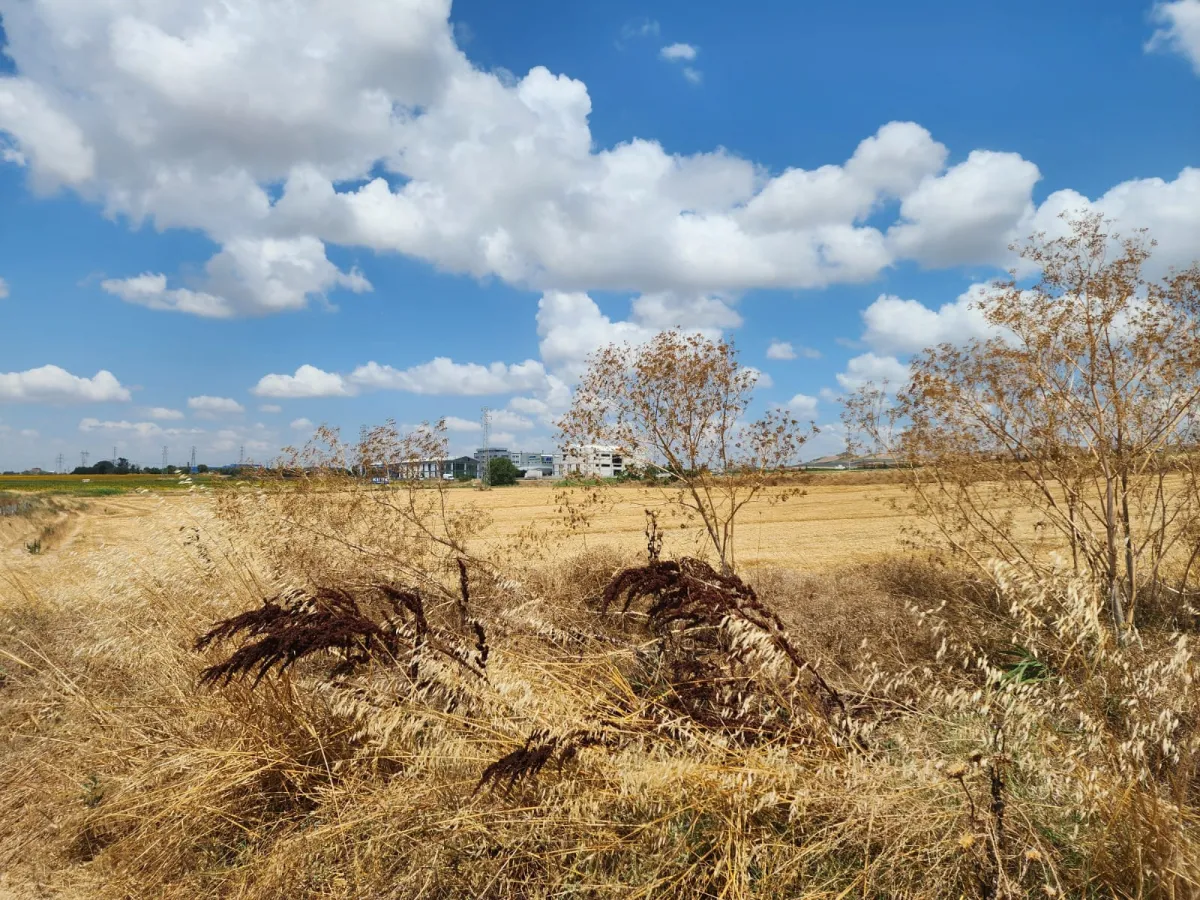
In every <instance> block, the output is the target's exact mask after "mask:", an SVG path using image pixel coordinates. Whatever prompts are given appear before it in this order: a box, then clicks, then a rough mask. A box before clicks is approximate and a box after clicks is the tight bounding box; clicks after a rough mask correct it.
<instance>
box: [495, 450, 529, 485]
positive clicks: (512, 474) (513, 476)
mask: <svg viewBox="0 0 1200 900" xmlns="http://www.w3.org/2000/svg"><path fill="white" fill-rule="evenodd" d="M487 474H488V484H490V485H492V486H493V487H504V486H505V485H509V484H516V483H517V478H518V477H520V475H521V470H520V469H518V468H517V467H516V464H515V463H513V461H512V460H511V459H509V458H508V457H505V456H499V457H496V458H495V459H493V460H491V461H490V462H488V470H487Z"/></svg>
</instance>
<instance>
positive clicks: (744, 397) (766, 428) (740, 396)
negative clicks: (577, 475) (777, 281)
mask: <svg viewBox="0 0 1200 900" xmlns="http://www.w3.org/2000/svg"><path fill="white" fill-rule="evenodd" d="M757 381H758V373H757V372H756V371H754V370H753V369H750V368H747V367H745V366H742V365H741V364H740V363H739V362H738V359H737V352H736V350H735V349H734V347H733V345H732V344H731V343H729V342H726V341H712V340H709V339H707V338H705V337H703V336H701V335H697V334H684V333H681V332H679V331H664V332H662V333H660V334H659V335H657V336H656V337H655V338H654V339H652V340H651V341H649V342H648V343H646V344H644V345H641V346H636V347H634V346H629V345H611V346H608V347H605V348H603V349H601V350H599V351H597V352H596V353H594V354H593V355H592V356H591V357H590V358H589V360H588V368H587V372H586V374H585V375H584V377H583V379H582V381H581V383H580V385H579V387H578V389H577V390H576V392H575V397H574V401H573V404H572V406H571V409H570V411H569V412H568V413H567V414H566V416H564V417H563V419H562V420H561V422H560V423H559V429H560V432H561V443H562V446H563V447H564V451H565V452H567V453H571V452H576V453H578V452H582V449H581V448H584V447H587V446H589V445H595V444H606V445H612V446H614V447H617V448H619V449H620V450H622V451H623V452H624V453H626V454H627V455H628V456H630V457H632V458H634V459H638V458H641V459H642V460H644V462H645V463H646V464H647V466H648V468H649V469H650V470H651V471H652V472H653V473H655V474H657V476H659V477H658V483H659V484H660V486H661V489H662V490H663V491H664V492H665V493H666V495H667V499H668V500H669V501H670V502H673V503H675V504H677V505H678V506H680V507H682V508H683V509H685V510H687V511H689V512H690V513H692V514H694V515H695V516H697V517H698V518H699V520H700V523H701V525H702V527H703V529H704V532H705V534H706V535H707V538H708V541H709V543H710V544H711V546H712V549H713V551H714V552H715V553H716V556H717V559H718V561H719V562H720V565H721V569H722V571H724V572H726V573H728V572H730V571H732V569H733V566H734V560H735V554H734V551H735V547H734V536H735V526H736V523H737V518H738V515H739V513H741V511H742V510H743V509H744V507H745V506H746V504H747V503H749V502H750V501H751V500H753V499H754V498H755V497H757V496H759V495H760V494H761V493H762V492H763V490H764V488H765V487H766V486H767V484H768V479H769V478H770V476H772V474H774V473H776V472H778V470H779V469H780V467H782V466H785V465H787V464H789V463H793V462H795V461H796V458H797V455H798V453H799V450H800V447H801V446H802V445H803V444H804V442H805V440H806V439H807V438H808V435H809V434H810V433H811V432H812V431H814V430H815V429H813V428H812V427H811V426H809V427H808V428H805V427H803V426H802V425H801V424H800V422H799V421H798V420H796V419H795V418H793V417H792V416H791V414H790V413H788V412H787V411H786V410H782V409H777V410H770V411H768V412H767V413H765V414H764V415H763V416H762V417H761V418H759V419H757V420H755V421H752V422H751V421H747V420H746V418H745V417H746V412H747V410H748V409H749V406H750V403H751V399H752V395H753V391H754V386H755V384H756V382H757ZM796 492H797V491H796V490H795V489H794V488H793V489H785V490H784V491H781V492H779V493H777V494H772V497H773V498H777V499H778V498H786V497H787V496H789V495H793V494H795V493H796Z"/></svg>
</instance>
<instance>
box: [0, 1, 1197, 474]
mask: <svg viewBox="0 0 1200 900" xmlns="http://www.w3.org/2000/svg"><path fill="white" fill-rule="evenodd" d="M306 7H307V8H306ZM0 25H2V27H3V30H2V31H0V41H2V42H3V45H4V52H5V56H4V57H0V213H2V215H0V279H2V282H0V469H21V468H25V467H29V466H35V465H36V466H42V467H46V468H50V467H52V466H53V465H54V460H55V457H56V456H57V455H58V454H59V453H63V454H64V455H65V457H66V458H67V460H68V461H71V462H77V460H78V458H79V452H80V451H82V450H87V451H89V452H90V453H91V457H92V459H93V460H95V459H100V458H107V457H108V456H109V455H110V454H111V448H112V447H113V446H116V447H117V448H118V452H119V453H120V455H123V456H128V457H129V458H131V459H134V460H135V461H139V462H143V463H147V464H153V463H156V462H157V461H158V460H159V459H160V457H161V448H162V446H163V445H168V446H169V447H170V448H171V458H172V460H174V461H183V460H184V459H185V458H186V456H187V455H188V453H189V452H190V448H191V447H192V446H193V445H194V446H196V447H197V454H198V456H199V457H200V459H201V460H202V461H207V462H209V463H213V464H220V463H223V462H227V461H230V460H235V459H236V458H237V457H238V454H239V452H240V448H242V447H245V448H246V449H245V452H246V454H247V456H249V457H253V458H257V459H263V460H267V459H270V458H272V457H273V456H274V455H275V454H276V453H277V452H278V450H279V448H280V447H282V446H284V445H287V444H294V443H297V442H300V441H302V440H303V439H304V438H306V437H307V436H308V435H309V434H310V433H311V428H312V425H313V424H315V423H322V422H326V423H329V424H331V425H335V426H340V427H342V428H343V429H344V430H345V431H346V432H347V433H349V434H353V433H355V432H356V431H357V429H358V427H359V426H360V425H361V424H372V423H377V422H380V421H382V420H384V419H386V418H394V419H396V420H397V421H399V422H401V423H417V422H420V421H423V420H430V419H436V418H438V417H442V416H446V417H450V418H449V423H450V425H451V432H450V437H451V441H452V444H453V447H454V448H455V449H456V450H470V449H471V448H473V447H474V446H475V445H476V443H477V439H478V434H477V432H475V431H473V430H472V429H473V428H475V427H476V424H475V423H476V422H477V420H478V417H479V410H480V407H481V406H484V405H487V406H490V407H492V408H494V409H496V410H498V411H499V412H497V414H496V418H495V424H494V426H493V430H494V432H495V433H496V434H497V435H498V439H499V440H500V441H504V442H506V443H509V444H511V445H512V446H514V447H519V448H521V449H530V450H534V449H541V448H543V447H549V446H550V444H551V434H552V427H551V423H552V421H553V419H554V417H555V415H556V414H557V413H559V412H561V410H562V408H563V407H564V405H565V404H566V403H567V402H569V397H570V388H571V384H572V382H573V380H574V379H575V378H576V377H577V376H578V373H579V371H580V368H581V366H582V364H583V361H584V359H585V357H586V354H587V353H588V352H590V351H591V350H593V349H595V347H596V346H598V345H600V344H602V343H605V342H607V341H610V340H632V341H638V340H644V339H645V338H646V337H647V336H649V335H650V334H653V333H654V331H655V330H657V329H659V328H662V327H671V326H675V325H678V326H681V327H684V328H694V329H699V330H703V331H705V332H707V333H709V334H713V335H716V334H723V335H726V336H731V337H733V338H734V339H735V340H736V342H737V344H738V346H739V348H740V349H741V351H742V355H743V359H744V360H745V361H746V362H747V363H748V364H750V365H753V366H755V367H756V368H758V369H760V370H761V371H762V372H763V373H765V376H766V377H765V378H764V379H763V382H762V385H761V386H760V389H759V392H758V402H759V403H760V404H762V405H767V404H783V405H789V406H790V407H791V408H792V409H793V410H795V411H797V412H799V413H801V414H803V415H804V417H805V418H810V417H811V418H813V419H815V420H816V421H817V422H818V424H821V425H827V426H831V427H827V428H825V429H824V433H823V434H822V436H821V437H820V438H818V439H817V440H816V441H815V442H814V444H813V445H812V447H811V450H812V454H811V455H816V454H817V453H820V452H825V451H829V450H833V451H836V450H837V449H840V442H841V436H840V434H839V433H838V429H837V427H836V422H837V415H838V409H839V404H838V402H837V397H838V395H839V394H841V393H843V392H844V391H845V390H847V389H850V388H852V387H853V386H854V385H855V384H857V383H859V382H861V381H862V380H864V379H867V378H880V377H890V378H891V379H892V380H896V379H897V378H902V377H903V372H904V368H905V365H904V364H905V360H906V358H907V357H908V356H909V355H910V354H911V353H912V352H914V351H916V350H919V349H920V348H921V347H922V346H925V345H927V344H929V343H932V342H935V341H941V340H951V341H956V340H966V339H969V338H971V337H974V336H978V335H979V334H981V333H982V329H983V326H982V323H981V322H980V320H979V318H978V316H977V315H975V314H974V313H973V312H972V310H971V308H970V300H971V297H972V296H973V292H974V293H977V292H978V291H980V290H983V289H984V288H983V287H982V286H983V285H984V284H986V282H988V281H989V280H990V279H992V278H993V277H995V276H996V275H998V274H1000V273H1001V272H1002V271H1003V270H1004V269H1005V268H1006V267H1007V266H1008V265H1009V264H1011V262H1012V259H1011V256H1010V254H1009V251H1008V250H1007V246H1008V244H1009V243H1010V242H1011V241H1012V240H1014V239H1016V238H1018V237H1021V236H1024V235H1027V234H1029V233H1030V232H1032V231H1034V230H1048V231H1050V232H1051V233H1053V232H1054V231H1055V229H1056V228H1059V227H1061V224H1060V221H1059V219H1058V218H1057V215H1058V213H1059V212H1061V211H1064V210H1082V209H1095V210H1099V211H1101V212H1103V213H1104V214H1105V215H1107V216H1110V217H1111V218H1113V219H1114V220H1116V222H1117V223H1118V225H1119V227H1121V228H1126V229H1128V228H1134V227H1147V228H1150V229H1151V231H1152V233H1153V234H1154V235H1155V236H1156V237H1157V238H1158V239H1159V240H1160V252H1159V257H1158V264H1159V265H1161V266H1163V267H1167V266H1171V265H1182V264H1186V263H1188V262H1190V261H1191V259H1192V258H1193V257H1194V256H1195V255H1198V254H1197V251H1198V250H1200V168H1191V167H1193V166H1200V159H1197V158H1196V153H1197V149H1196V148H1197V147H1198V146H1200V141H1198V138H1200V103H1198V100H1200V77H1198V76H1200V0H1173V2H1163V3H1157V4H1156V3H1152V2H1145V3H1143V2H1137V0H1123V2H1115V0H1090V2H1083V0H1060V2H1057V3H1055V4H1045V3H1034V2H1032V0H1008V2H1004V3H999V2H995V3H993V2H980V3H974V4H963V3H951V2H941V0H939V2H932V0H926V2H915V3H908V4H896V3H885V2H876V0H859V2H856V3H853V4H850V3H845V2H833V0H825V2H809V3H794V2H778V0H772V2H767V0H752V2H744V3H740V4H737V5H736V7H731V6H730V5H729V4H723V3H696V2H688V3H684V2H675V0H672V2H642V3H626V2H599V0H579V2H572V3H562V2H549V0H524V2H521V3H515V4H514V3H509V4H498V3H495V2H492V0H459V2H456V3H454V5H453V8H451V7H450V4H449V3H448V2H445V0H345V2H343V3H340V4H325V3H317V2H315V0H313V2H311V3H307V4H306V3H295V4H274V3H266V2H263V0H257V2H256V0H233V2H218V0H162V2H159V3H156V4H152V5H147V4H144V3H140V2H137V0H111V2H108V3H105V4H90V5H88V6H86V7H81V6H80V5H79V4H78V3H75V2H73V0H0ZM772 348H773V349H772Z"/></svg>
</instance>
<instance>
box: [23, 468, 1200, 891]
mask: <svg viewBox="0 0 1200 900" xmlns="http://www.w3.org/2000/svg"><path fill="white" fill-rule="evenodd" d="M555 495H556V492H555V490H554V489H553V488H550V487H541V486H537V487H533V486H530V487H525V486H522V487H518V488H511V489H499V488H498V489H494V490H493V491H491V492H488V493H480V492H476V491H468V490H461V489H455V490H447V491H444V492H440V491H433V490H421V491H417V492H414V493H412V494H411V495H406V494H405V493H404V492H403V491H398V492H394V493H391V494H384V493H381V492H378V491H363V490H356V489H354V488H349V489H347V490H345V491H341V492H333V493H328V492H326V493H315V494H306V493H304V492H302V491H301V492H290V493H286V492H285V493H274V492H272V491H270V490H265V491H264V490H263V489H261V488H259V487H254V486H247V487H240V488H232V489H229V490H225V491H215V492H209V491H196V492H192V493H186V494H152V495H129V496H123V497H113V498H103V499H99V500H86V501H79V500H61V501H59V505H60V507H61V508H58V509H55V510H54V511H51V512H47V511H40V512H36V513H30V516H31V517H29V518H19V517H16V516H13V517H9V520H8V521H6V522H5V529H6V530H5V531H4V532H3V540H4V545H3V546H2V547H0V617H2V620H3V627H2V629H0V676H2V681H0V729H2V730H0V871H3V873H4V875H3V877H2V880H0V896H3V897H20V898H25V897H30V898H32V897H62V898H85V897H87V898H92V897H100V898H106V897H113V898H117V897H122V898H124V897H139V898H140V897H155V898H157V897H174V898H200V897H205V898H210V897H211V898H217V897H244V898H277V897H329V898H358V897H370V898H375V897H381V898H411V897H497V898H500V897H504V898H524V897H547V898H549V897H563V896H576V897H597V898H600V897H605V898H607V897H630V898H633V897H681V898H682V897H713V898H716V897H730V898H749V897H785V896H786V897H811V898H818V897H819V898H826V897H828V898H833V897H845V896H880V897H881V896H892V897H959V896H991V897H1000V896H1005V897H1019V896H1080V897H1082V896H1145V897H1151V896H1163V897H1168V896H1170V897H1189V896H1196V892H1197V891H1198V890H1200V871H1198V870H1197V860H1198V859H1200V855H1198V851H1200V822H1198V820H1197V812H1196V810H1197V806H1196V797H1195V792H1196V790H1197V788H1198V781H1197V777H1198V771H1200V767H1198V761H1200V747H1198V742H1197V721H1196V718H1195V715H1194V713H1195V709H1196V705H1195V704H1196V696H1195V690H1196V688H1195V670H1196V666H1195V661H1194V658H1193V657H1192V655H1191V652H1190V650H1188V649H1187V646H1186V643H1181V642H1180V640H1181V639H1180V638H1179V636H1178V634H1177V633H1175V632H1174V631H1173V630H1170V629H1167V628H1166V627H1165V626H1164V627H1163V628H1154V627H1148V628H1145V629H1144V630H1143V633H1142V638H1141V641H1140V644H1139V646H1137V647H1136V648H1120V647H1117V646H1115V645H1114V644H1113V643H1112V641H1111V638H1110V636H1109V634H1108V632H1107V631H1105V630H1104V629H1100V630H1098V631H1097V630H1094V629H1091V628H1090V626H1088V624H1087V622H1088V615H1089V613H1088V610H1089V609H1090V608H1091V607H1090V606H1089V604H1090V603H1091V602H1092V601H1091V600H1089V595H1088V593H1087V588H1086V586H1085V585H1084V584H1082V583H1081V582H1077V581H1075V580H1073V579H1072V578H1071V577H1069V576H1068V575H1066V574H1064V575H1063V577H1062V579H1061V580H1060V581H1059V582H1057V583H1055V584H1047V583H1044V582H1034V581H1033V580H1031V579H1029V578H1028V577H1026V575H1025V574H1024V573H1022V572H1021V571H1019V570H1017V569H1014V568H1011V567H1008V568H1005V567H999V568H997V569H996V570H995V572H994V573H993V574H994V576H995V577H994V579H992V580H990V581H985V580H981V579H980V578H978V577H977V576H976V575H973V574H971V573H969V572H965V571H960V570H958V569H955V568H954V567H953V566H950V565H946V564H943V563H939V562H938V561H937V560H933V559H930V558H929V557H928V556H927V555H925V554H922V555H920V556H914V555H912V554H910V553H909V552H907V551H905V550H904V549H903V547H902V539H901V526H902V525H903V524H904V523H905V522H906V521H907V519H906V518H905V516H904V515H902V514H901V513H899V512H897V511H896V510H895V509H893V508H892V507H891V506H889V503H888V501H890V500H893V499H898V498H900V497H901V496H902V493H901V489H900V488H899V487H898V486H895V485H885V484H865V485H862V484H860V485H854V484H850V485H824V486H810V487H809V489H808V493H807V495H806V496H802V497H793V498H792V499H789V500H788V501H787V502H786V503H777V504H770V503H758V502H757V501H756V502H755V504H753V505H752V506H750V507H748V509H747V511H746V513H745V523H746V524H745V525H744V526H743V529H742V531H741V538H740V540H741V542H742V549H741V550H740V551H739V552H740V562H739V567H740V569H741V571H742V572H743V573H744V575H745V579H746V580H745V581H743V580H742V579H741V578H739V577H738V576H735V575H728V576H727V575H722V574H721V573H719V572H717V571H715V570H713V569H711V568H709V567H708V566H707V565H706V564H705V563H703V562H700V561H689V560H688V559H687V556H688V554H690V553H693V552H695V551H696V548H697V543H696V539H695V536H694V534H693V533H692V532H690V531H684V530H679V529H676V530H671V529H670V528H669V527H668V528H667V530H666V533H665V535H664V539H663V543H662V548H661V556H659V557H658V558H649V559H648V558H647V535H646V534H645V528H646V517H645V514H644V509H645V507H646V505H647V503H648V502H649V501H651V500H656V499H657V500H659V501H661V495H656V494H653V493H650V492H648V491H647V490H645V489H641V488H620V489H618V490H617V491H616V492H615V494H611V495H609V496H610V497H612V498H614V499H612V501H611V503H612V505H610V506H608V507H606V508H605V509H604V510H603V511H602V513H601V514H598V515H597V516H596V517H595V518H594V519H593V520H592V521H591V522H590V524H589V525H588V526H587V528H586V529H583V530H584V531H585V532H586V534H585V535H584V534H580V535H569V534H567V533H565V532H564V531H563V530H562V527H561V526H560V525H559V524H558V521H559V519H558V505H559V504H558V503H557V501H556V499H555ZM443 504H444V508H443ZM434 511H436V516H434V518H432V519H431V518H430V516H433V515H434ZM26 512H29V511H26ZM47 515H52V516H53V517H54V518H53V520H51V519H44V518H40V517H43V516H47ZM660 519H661V521H662V522H663V523H664V524H665V525H667V526H669V523H670V521H671V519H670V517H669V515H667V513H666V511H665V510H663V511H661V515H660ZM435 520H436V521H435ZM49 521H54V522H57V523H58V528H57V531H56V536H55V538H54V539H53V540H52V541H50V542H48V544H47V546H46V547H45V549H44V550H42V551H41V552H38V553H31V552H30V551H29V550H28V549H26V547H25V543H26V542H27V541H28V540H30V539H31V538H32V537H35V536H36V535H37V534H38V533H39V530H40V529H41V528H43V527H44V526H45V523H46V522H49ZM364 522H365V527H362V528H358V529H357V530H356V528H355V527H354V524H355V523H364ZM531 524H534V525H538V526H540V527H539V529H535V530H533V531H531V530H530V529H529V528H528V526H530V525H531ZM422 535H424V537H422ZM456 535H457V536H459V537H462V538H463V539H464V542H465V543H463V544H461V545H458V544H454V545H452V544H453V542H451V544H447V543H446V541H447V540H448V539H450V538H454V537H455V536H456ZM681 558H682V561H681V562H675V560H677V559H681ZM264 601H267V602H266V603H265V604H264ZM681 624H682V625H685V626H686V627H683V628H682V630H681V628H680V626H681ZM202 636H203V640H201V642H200V644H199V645H197V639H198V638H201V637H202ZM1014 646H1017V647H1020V648H1021V651H1020V652H1017V653H1016V655H1014V651H1013V647H1014ZM198 647H199V649H198ZM1006 673H1017V674H1006ZM1121 697H1133V698H1136V699H1135V701H1134V702H1133V703H1132V704H1126V703H1124V702H1122V701H1120V700H1118V698H1121ZM1164 711H1165V712H1164Z"/></svg>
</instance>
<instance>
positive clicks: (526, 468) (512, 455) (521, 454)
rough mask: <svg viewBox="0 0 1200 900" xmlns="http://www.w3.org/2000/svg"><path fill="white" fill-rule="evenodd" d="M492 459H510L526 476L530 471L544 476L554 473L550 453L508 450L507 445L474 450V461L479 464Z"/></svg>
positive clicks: (552, 459) (552, 456) (552, 457)
mask: <svg viewBox="0 0 1200 900" xmlns="http://www.w3.org/2000/svg"><path fill="white" fill-rule="evenodd" d="M493 459H508V460H511V461H512V464H513V465H514V466H516V467H517V469H519V470H520V471H521V472H523V473H525V475H526V476H528V475H529V474H530V473H532V472H537V473H539V474H540V475H542V476H546V477H549V476H551V475H553V474H554V455H553V454H551V453H541V452H529V451H525V450H509V449H508V448H507V447H488V448H486V449H485V448H483V447H480V448H479V449H478V450H476V451H475V461H476V462H477V463H478V464H480V465H483V464H484V462H485V460H493ZM534 477H537V476H534Z"/></svg>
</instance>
